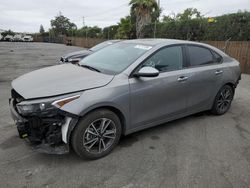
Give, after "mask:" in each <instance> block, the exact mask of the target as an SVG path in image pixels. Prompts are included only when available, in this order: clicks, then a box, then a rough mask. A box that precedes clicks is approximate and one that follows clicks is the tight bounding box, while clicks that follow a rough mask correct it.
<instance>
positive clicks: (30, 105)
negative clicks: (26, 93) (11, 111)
mask: <svg viewBox="0 0 250 188" xmlns="http://www.w3.org/2000/svg"><path fill="white" fill-rule="evenodd" d="M79 97H80V95H74V96H71V97H66V98H62V99H58V97H57V99H54V100H53V99H46V100H44V101H41V100H39V101H23V102H21V103H19V104H17V110H18V112H19V113H20V114H22V115H24V116H25V115H32V114H37V113H40V114H50V115H53V112H56V111H57V110H58V109H59V108H61V107H63V106H64V105H65V104H67V103H69V102H71V101H73V100H75V99H78V98H79Z"/></svg>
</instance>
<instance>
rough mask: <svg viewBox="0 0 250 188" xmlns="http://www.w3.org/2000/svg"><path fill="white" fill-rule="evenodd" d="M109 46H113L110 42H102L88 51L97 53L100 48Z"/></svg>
mask: <svg viewBox="0 0 250 188" xmlns="http://www.w3.org/2000/svg"><path fill="white" fill-rule="evenodd" d="M110 44H113V42H110V41H106V42H102V43H100V44H97V45H95V46H94V47H92V48H90V49H89V50H90V51H93V52H96V51H98V50H100V49H102V48H104V47H106V46H108V45H110Z"/></svg>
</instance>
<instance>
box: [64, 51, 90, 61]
mask: <svg viewBox="0 0 250 188" xmlns="http://www.w3.org/2000/svg"><path fill="white" fill-rule="evenodd" d="M91 53H92V52H91V51H90V50H81V51H76V52H72V53H68V54H66V55H64V56H63V58H64V59H69V58H73V57H76V56H77V57H78V56H87V55H89V54H91Z"/></svg>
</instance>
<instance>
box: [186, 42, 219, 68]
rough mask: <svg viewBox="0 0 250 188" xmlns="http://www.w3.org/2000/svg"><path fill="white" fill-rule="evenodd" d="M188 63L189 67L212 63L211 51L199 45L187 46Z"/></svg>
mask: <svg viewBox="0 0 250 188" xmlns="http://www.w3.org/2000/svg"><path fill="white" fill-rule="evenodd" d="M187 48H188V54H189V63H190V66H191V67H194V66H200V65H207V64H212V63H214V56H213V54H212V52H211V51H210V50H209V49H207V48H203V47H199V46H188V47H187Z"/></svg>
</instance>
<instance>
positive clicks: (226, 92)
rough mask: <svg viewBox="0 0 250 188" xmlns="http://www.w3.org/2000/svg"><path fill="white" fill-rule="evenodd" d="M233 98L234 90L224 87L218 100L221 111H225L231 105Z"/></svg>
mask: <svg viewBox="0 0 250 188" xmlns="http://www.w3.org/2000/svg"><path fill="white" fill-rule="evenodd" d="M232 98H233V94H232V91H231V90H230V89H229V88H224V89H223V90H222V91H221V92H220V95H219V98H218V101H217V108H218V110H219V111H220V112H222V113H223V112H225V111H227V110H228V108H229V107H230V105H231V101H232Z"/></svg>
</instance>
